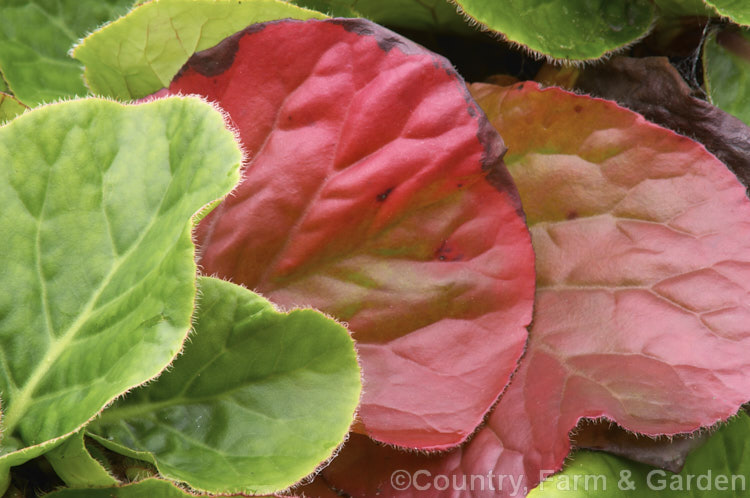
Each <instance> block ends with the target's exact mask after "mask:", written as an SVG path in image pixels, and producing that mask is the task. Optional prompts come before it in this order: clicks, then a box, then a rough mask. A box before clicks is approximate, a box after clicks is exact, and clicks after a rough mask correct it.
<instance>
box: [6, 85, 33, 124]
mask: <svg viewBox="0 0 750 498" xmlns="http://www.w3.org/2000/svg"><path fill="white" fill-rule="evenodd" d="M26 109H28V107H26V106H25V105H23V104H22V103H21V102H20V101H19V100H18V99H16V98H15V97H13V96H12V95H8V94H7V93H3V92H0V125H1V124H3V123H5V122H6V121H10V120H11V119H13V118H15V117H16V116H18V115H19V114H22V113H23V111H25V110H26Z"/></svg>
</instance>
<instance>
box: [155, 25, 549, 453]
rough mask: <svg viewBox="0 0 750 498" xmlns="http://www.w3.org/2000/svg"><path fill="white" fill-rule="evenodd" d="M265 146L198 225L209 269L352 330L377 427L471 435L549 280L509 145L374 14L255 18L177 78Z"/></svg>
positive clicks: (409, 440) (409, 433)
mask: <svg viewBox="0 0 750 498" xmlns="http://www.w3.org/2000/svg"><path fill="white" fill-rule="evenodd" d="M169 91H170V92H171V93H178V92H181V93H199V94H202V95H205V96H206V97H207V98H208V99H210V100H213V101H216V102H218V103H219V104H220V105H221V106H222V107H223V108H224V109H225V110H226V111H227V112H228V113H229V115H230V116H231V118H232V120H233V121H234V123H235V124H236V125H237V127H238V129H239V132H240V136H241V140H242V143H243V145H244V147H245V148H246V150H248V151H250V152H251V156H250V157H249V160H248V162H247V163H246V164H245V169H244V181H243V182H242V183H241V184H240V186H239V187H238V189H237V190H236V191H235V193H234V195H232V196H231V197H230V198H227V200H226V201H225V202H223V203H222V204H221V205H220V206H219V207H218V208H217V210H216V211H215V212H213V213H212V214H211V215H209V216H208V217H206V219H204V220H203V221H202V222H201V224H200V226H199V227H198V231H197V236H198V243H199V245H200V246H201V251H202V257H201V261H200V262H201V265H202V266H203V268H204V271H205V272H206V273H207V274H216V275H219V276H221V277H223V278H227V279H231V280H232V281H234V282H238V283H242V284H244V285H245V286H247V287H248V288H251V289H257V290H258V291H260V292H263V293H264V294H265V295H266V296H268V298H269V299H271V300H272V301H273V302H275V303H278V304H280V305H282V306H288V307H295V306H312V307H314V308H317V309H321V310H323V311H325V312H326V313H329V314H330V315H332V316H334V317H336V318H337V319H339V320H342V321H345V322H347V323H348V324H349V327H350V329H351V330H352V331H353V334H354V337H355V339H356V340H357V345H358V351H359V354H360V357H361V359H362V367H363V371H364V382H365V388H364V397H363V402H362V407H361V410H360V416H361V418H362V421H363V423H364V430H366V432H367V433H368V434H370V435H371V436H372V437H374V438H376V439H378V440H381V441H385V442H388V443H392V444H397V445H401V446H410V447H417V448H432V449H438V448H446V447H450V446H454V445H456V444H458V443H460V442H461V441H463V440H464V439H465V438H466V437H467V436H468V435H469V434H471V432H472V431H473V430H474V429H475V428H476V426H477V425H478V424H479V423H480V422H481V420H482V418H483V416H484V414H485V413H486V412H487V410H488V409H489V408H490V407H491V406H492V404H493V403H494V402H495V401H496V399H497V396H498V395H499V394H500V393H501V392H502V390H503V389H504V388H505V385H506V384H507V382H508V379H509V377H510V375H511V373H512V372H513V370H514V369H515V366H516V361H517V360H518V358H519V356H520V355H521V353H522V351H523V348H524V345H525V340H526V330H525V326H526V325H527V324H528V323H529V319H530V315H531V307H532V297H533V288H534V282H533V279H534V263H533V253H532V250H531V245H530V240H529V238H528V231H527V229H526V225H525V223H524V220H523V214H522V212H521V208H520V204H519V202H518V197H517V193H516V190H515V187H514V186H513V182H512V180H511V179H510V177H509V176H508V175H507V172H506V170H505V167H504V165H503V163H502V159H501V157H502V153H503V152H504V147H503V144H502V141H501V139H500V137H499V136H498V135H497V133H496V132H495V131H494V130H493V129H492V128H491V127H490V126H489V124H488V122H487V121H486V118H485V117H484V115H483V113H482V112H481V110H480V109H479V108H478V107H477V106H476V104H475V103H474V101H473V100H472V99H471V97H470V95H469V94H468V92H467V90H466V87H465V86H464V82H463V80H461V78H460V77H459V76H458V75H457V74H456V73H455V71H454V70H453V69H452V66H451V65H450V63H449V62H448V61H447V60H445V59H443V58H441V57H439V56H437V55H435V54H433V53H431V52H428V51H426V50H425V49H424V48H422V47H420V46H418V45H416V44H414V43H412V42H410V41H408V40H406V39H404V38H402V37H400V36H398V35H396V34H395V33H393V32H391V31H388V30H386V29H384V28H382V27H380V26H377V25H375V24H373V23H371V22H369V21H365V20H332V21H307V22H295V21H281V22H274V23H267V24H261V25H254V26H251V27H249V28H248V29H247V30H245V31H243V32H240V33H238V34H237V35H235V36H232V37H231V38H229V39H227V40H225V41H224V42H222V43H221V44H220V45H218V46H217V47H215V48H212V49H210V50H207V51H206V52H204V53H199V54H196V55H195V56H194V57H193V58H192V59H191V60H190V61H189V62H188V64H187V65H186V67H185V68H184V69H183V70H182V71H181V73H180V76H179V77H178V78H177V79H176V80H175V81H174V82H173V83H172V85H171V86H170V88H169Z"/></svg>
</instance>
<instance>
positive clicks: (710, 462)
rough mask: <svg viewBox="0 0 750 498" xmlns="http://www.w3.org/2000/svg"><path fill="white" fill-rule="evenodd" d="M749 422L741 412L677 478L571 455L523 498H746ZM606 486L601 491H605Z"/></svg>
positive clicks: (600, 457)
mask: <svg viewBox="0 0 750 498" xmlns="http://www.w3.org/2000/svg"><path fill="white" fill-rule="evenodd" d="M748 453H750V417H748V416H747V414H745V413H744V412H741V413H740V415H739V416H737V417H736V418H734V419H733V420H732V421H730V422H729V423H728V424H726V425H724V426H722V427H721V428H720V429H719V430H718V431H717V432H716V433H715V434H713V435H712V436H711V438H709V440H708V441H707V442H706V444H704V445H703V446H701V447H700V448H698V449H697V450H695V451H693V452H692V453H691V454H690V455H689V456H688V458H687V462H686V464H685V467H684V468H683V469H682V472H680V473H679V474H673V473H671V472H668V471H665V470H661V469H656V468H653V467H650V466H648V465H645V464H642V463H636V462H632V461H630V460H626V459H624V458H620V457H616V456H612V455H609V454H607V453H598V452H592V451H580V452H578V453H576V454H575V455H574V457H573V459H572V461H571V462H569V463H568V465H567V466H566V468H565V469H564V470H563V471H562V472H560V473H559V474H556V475H554V476H552V477H551V478H550V479H548V480H546V481H544V482H542V483H541V484H540V485H539V486H538V487H537V488H536V489H534V490H533V491H531V493H529V495H528V496H529V498H584V497H591V498H594V497H595V498H610V497H611V498H619V497H621V496H623V495H626V496H631V495H632V496H637V497H638V498H650V497H653V498H718V497H724V496H726V497H729V496H738V497H739V496H746V494H747V490H748V489H750V484H749V483H748V482H747V481H748V479H750V477H749V476H750V459H748V458H747V455H748ZM605 486H606V489H605Z"/></svg>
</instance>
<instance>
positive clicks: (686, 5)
mask: <svg viewBox="0 0 750 498" xmlns="http://www.w3.org/2000/svg"><path fill="white" fill-rule="evenodd" d="M656 6H657V7H658V8H659V14H660V15H661V16H669V17H685V16H703V17H709V16H712V15H714V16H715V15H716V12H715V11H714V9H712V8H711V7H709V6H708V5H706V4H705V3H704V2H703V0H656Z"/></svg>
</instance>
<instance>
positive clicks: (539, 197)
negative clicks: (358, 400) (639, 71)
mask: <svg viewBox="0 0 750 498" xmlns="http://www.w3.org/2000/svg"><path fill="white" fill-rule="evenodd" d="M472 93H473V94H474V96H475V97H476V98H477V100H478V102H480V104H481V105H482V107H483V109H485V111H486V112H487V115H488V116H489V119H490V120H491V122H492V123H493V124H494V125H495V126H496V127H497V128H498V130H499V131H500V132H501V133H503V136H504V137H505V138H506V140H507V143H508V147H509V152H508V154H507V156H506V162H507V164H508V168H509V170H510V171H511V173H512V174H513V177H514V179H515V180H516V182H517V185H518V188H519V192H520V194H521V198H522V200H523V203H524V207H525V210H526V214H527V219H528V222H529V226H530V230H531V234H532V240H533V243H534V248H535V251H536V253H537V293H536V297H537V299H536V306H535V309H534V321H533V324H532V327H531V330H530V332H529V338H530V339H529V345H528V348H527V351H526V354H525V355H524V358H523V360H522V361H521V365H520V367H519V369H518V371H517V372H516V373H515V374H514V376H513V380H512V382H511V383H510V385H509V386H508V389H507V390H506V391H505V393H503V396H502V398H501V399H500V401H499V402H498V404H497V405H496V406H495V408H494V410H493V412H492V414H491V415H490V417H489V418H488V421H487V425H486V426H485V427H483V428H482V429H480V430H479V432H478V433H477V434H476V435H475V436H474V437H473V438H472V439H471V441H470V442H469V443H468V444H467V445H465V446H463V447H461V448H460V449H458V450H455V451H452V452H450V453H447V454H444V455H440V456H432V457H424V456H418V455H404V454H402V455H398V456H397V457H396V456H394V455H393V450H389V449H386V448H379V447H375V445H373V444H372V443H370V442H368V441H365V440H363V439H357V440H356V442H354V443H353V444H350V445H348V446H347V447H346V448H344V451H342V453H341V454H340V455H339V457H338V458H337V459H336V461H335V462H334V465H333V466H332V467H329V468H328V469H326V470H325V471H324V475H325V478H326V481H327V482H328V483H330V484H331V485H332V486H334V487H335V488H336V489H339V490H343V491H344V492H346V493H349V494H351V495H357V493H364V496H369V495H371V494H372V493H374V491H375V489H381V488H376V487H375V486H381V487H382V489H383V490H385V492H386V493H391V492H393V493H394V494H397V495H399V496H414V495H415V494H416V493H417V491H418V490H417V489H415V488H413V487H412V488H410V489H408V490H407V491H404V492H402V493H396V492H395V491H392V490H393V488H392V485H391V484H389V481H388V478H389V476H390V475H391V473H392V472H393V471H395V470H397V469H399V468H400V469H405V470H409V471H410V472H416V471H418V470H419V469H425V470H427V471H429V472H430V474H431V475H432V476H435V475H437V474H444V475H447V476H448V477H449V478H450V479H456V480H457V481H458V482H459V483H460V482H461V480H462V479H463V478H464V477H466V478H467V479H468V478H470V476H472V475H483V476H486V475H487V471H488V469H491V470H492V472H493V474H494V475H495V480H494V481H490V480H489V478H488V479H483V480H482V481H481V482H482V483H483V484H484V486H486V487H485V488H484V491H485V492H484V493H481V492H479V491H480V490H475V492H474V493H473V494H472V495H471V496H515V495H514V494H513V491H512V490H513V489H514V485H511V484H510V483H509V482H508V481H506V483H508V484H507V485H506V487H505V488H503V490H502V491H501V492H498V493H496V494H493V493H490V491H489V490H488V488H487V486H489V484H490V482H492V484H493V485H494V486H495V487H497V486H498V481H497V479H498V478H499V477H498V476H509V477H507V478H506V479H513V480H514V482H515V483H517V486H518V487H517V488H516V489H521V490H523V489H531V488H533V487H534V486H536V484H537V483H538V482H539V481H540V480H541V479H542V478H543V476H544V474H545V473H546V474H550V473H553V472H555V471H557V470H559V469H560V468H561V467H562V464H563V461H564V460H565V458H566V456H567V455H568V452H569V451H570V441H569V436H568V434H569V432H570V431H571V430H572V429H573V428H574V427H576V425H577V424H578V422H579V420H580V419H582V418H605V419H609V420H612V421H615V422H617V423H618V424H619V425H621V426H622V427H624V428H625V429H627V430H630V431H632V432H637V433H641V434H647V435H654V436H655V435H662V434H676V433H683V432H692V431H694V430H695V429H697V428H699V427H707V426H712V425H714V424H715V423H716V422H718V421H719V420H724V419H726V418H728V417H730V416H732V415H733V414H735V413H736V412H737V410H738V408H739V407H740V406H741V405H742V404H743V403H744V402H745V401H747V400H748V399H750V379H748V375H750V368H749V366H748V362H749V361H750V360H749V359H750V330H748V326H747V324H748V323H750V292H749V291H750V201H749V200H748V198H747V197H746V195H745V188H744V187H743V186H742V185H741V184H740V183H739V181H738V180H737V178H736V177H735V176H734V175H733V174H732V173H731V172H729V170H728V169H727V168H726V167H725V166H724V165H723V164H722V163H721V162H719V161H718V160H717V159H716V158H715V157H714V156H712V155H711V154H709V153H708V152H706V150H705V149H704V148H703V147H702V146H701V145H699V144H697V143H695V142H693V141H691V140H690V139H688V138H686V137H683V136H680V135H677V134H675V133H673V132H671V131H669V130H666V129H663V128H660V127H658V126H656V125H654V124H651V123H649V122H647V121H646V120H645V119H643V117H641V116H640V115H638V114H635V113H633V112H631V111H628V110H625V109H622V108H620V107H618V106H617V105H616V104H614V103H613V102H608V101H603V100H598V99H592V98H589V97H584V96H579V95H575V94H572V93H569V92H566V91H563V90H560V89H557V88H548V89H546V90H540V89H539V87H538V86H537V85H536V84H535V83H530V82H526V83H521V84H518V85H514V86H512V87H497V86H493V85H481V84H475V85H473V86H472ZM361 461H377V462H378V463H377V464H374V465H371V466H370V467H369V468H370V472H369V474H368V478H367V479H364V478H361V477H360V476H359V475H358V474H357V473H356V472H355V471H354V469H355V468H357V467H356V466H357V462H361ZM422 482H423V481H419V483H422ZM475 485H476V486H479V485H480V483H479V482H478V483H476V484H475ZM368 493H369V494H368ZM467 495H468V494H464V496H467ZM434 496H446V497H447V496H455V494H452V491H451V490H450V489H448V490H446V491H443V492H437V491H436V492H435V494H434Z"/></svg>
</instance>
